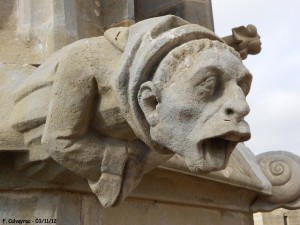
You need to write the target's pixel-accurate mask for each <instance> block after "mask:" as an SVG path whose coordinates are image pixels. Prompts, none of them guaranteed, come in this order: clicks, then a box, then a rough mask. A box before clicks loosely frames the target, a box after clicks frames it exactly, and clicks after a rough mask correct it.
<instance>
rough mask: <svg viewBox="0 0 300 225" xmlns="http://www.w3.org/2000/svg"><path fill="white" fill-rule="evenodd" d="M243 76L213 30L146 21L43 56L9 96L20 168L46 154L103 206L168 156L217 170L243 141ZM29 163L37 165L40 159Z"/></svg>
mask: <svg viewBox="0 0 300 225" xmlns="http://www.w3.org/2000/svg"><path fill="white" fill-rule="evenodd" d="M251 80H252V76H251V74H250V73H249V71H248V70H247V69H246V67H245V66H244V65H243V63H242V60H241V58H240V55H239V53H237V52H236V51H235V50H234V49H233V48H231V47H229V46H228V45H227V44H226V43H225V42H224V41H223V40H222V39H221V38H219V37H218V36H217V35H216V34H214V33H213V32H212V31H210V30H208V29H206V28H204V27H202V26H199V25H195V24H190V23H188V22H186V21H184V20H182V19H180V18H178V17H176V16H164V17H158V18H151V19H148V20H144V21H142V22H139V23H137V24H134V25H132V26H131V27H129V28H112V29H110V30H108V31H106V33H105V35H104V36H102V37H95V38H89V39H83V40H80V41H77V42H75V43H73V44H70V45H68V46H66V47H64V48H62V49H61V50H60V51H58V52H56V53H55V54H53V55H52V56H51V57H49V59H48V60H47V61H45V62H44V63H43V64H42V65H41V66H40V67H39V68H38V69H37V70H36V71H35V72H34V73H33V74H32V75H30V76H29V78H28V79H27V80H25V81H24V83H23V84H21V86H20V88H18V90H17V91H16V92H15V93H14V102H15V106H14V109H13V112H12V114H11V126H12V127H13V129H15V130H17V131H18V132H20V133H21V134H22V135H24V140H25V143H24V146H26V148H27V149H28V151H29V156H27V162H28V165H29V164H30V160H33V161H34V158H37V159H38V158H39V157H40V158H43V157H44V158H47V157H48V158H50V159H51V160H52V159H54V161H55V162H57V163H58V164H60V165H62V166H63V167H64V168H66V169H68V170H69V171H72V172H73V173H75V174H77V175H79V176H81V177H83V178H85V179H87V180H88V183H89V185H90V187H91V190H92V191H93V193H95V194H96V195H97V197H98V198H99V200H100V202H101V203H102V205H103V206H105V207H109V206H113V205H116V204H117V203H118V202H120V201H121V200H122V199H124V198H125V197H126V196H127V195H128V194H129V193H130V191H131V190H132V189H133V188H135V187H136V185H137V184H138V183H139V181H140V180H141V178H142V176H143V174H145V173H146V172H148V171H150V170H151V169H153V168H155V167H157V166H158V165H160V164H162V163H163V162H165V161H166V160H168V159H169V158H170V157H172V156H173V155H174V154H179V155H180V156H181V157H182V158H183V159H185V161H186V163H187V166H188V167H189V169H190V170H191V171H192V172H196V173H198V172H208V171H216V170H220V169H223V168H224V167H225V166H226V164H227V162H228V158H229V156H230V154H231V152H232V151H233V149H234V148H235V146H236V145H237V143H238V142H242V141H246V140H248V139H249V138H250V130H249V126H248V124H247V123H246V122H245V120H244V117H245V116H246V115H247V114H248V113H249V107H248V104H247V102H246V95H247V94H248V92H249V90H250V85H251ZM44 155H46V157H45V156H44ZM22 160H23V161H22ZM22 160H16V161H17V163H20V162H24V156H23V158H22ZM25 161H26V160H25ZM54 161H53V162H54ZM38 162H39V163H40V164H42V163H44V164H42V165H40V164H38ZM30 165H31V164H30ZM31 166H32V168H34V166H35V167H36V168H40V170H42V168H47V160H44V161H43V160H40V161H38V160H36V161H34V163H33V164H32V165H31ZM25 167H26V166H24V167H23V168H25ZM51 168H52V169H53V168H54V167H53V166H52V167H50V168H49V169H47V170H48V172H49V170H51ZM53 170H54V169H53ZM31 171H35V170H34V169H31ZM36 171H39V169H36ZM48 172H47V173H48ZM32 173H33V172H32ZM37 173H39V176H43V172H37Z"/></svg>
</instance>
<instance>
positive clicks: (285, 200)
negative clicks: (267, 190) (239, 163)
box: [251, 151, 300, 212]
mask: <svg viewBox="0 0 300 225" xmlns="http://www.w3.org/2000/svg"><path fill="white" fill-rule="evenodd" d="M257 161H258V163H259V165H260V167H261V170H262V171H263V173H264V174H265V176H266V177H267V178H268V180H269V181H270V182H271V184H272V186H273V188H272V195H271V196H264V195H262V196H260V198H258V199H257V200H256V201H255V202H254V203H253V205H252V206H251V208H252V210H253V211H254V212H257V211H272V210H274V209H276V208H280V207H282V208H288V209H297V208H298V209H299V208H300V179H299V177H300V157H299V156H297V155H294V154H292V153H289V152H284V151H277V152H266V153H262V154H260V155H258V156H257Z"/></svg>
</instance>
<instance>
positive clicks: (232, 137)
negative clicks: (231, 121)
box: [218, 131, 251, 142]
mask: <svg viewBox="0 0 300 225" xmlns="http://www.w3.org/2000/svg"><path fill="white" fill-rule="evenodd" d="M218 137H220V138H223V139H225V140H228V141H234V142H243V141H248V140H249V139H250V137H251V134H250V132H245V133H242V132H238V131H229V132H226V133H225V134H222V135H218Z"/></svg>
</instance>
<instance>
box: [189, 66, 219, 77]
mask: <svg viewBox="0 0 300 225" xmlns="http://www.w3.org/2000/svg"><path fill="white" fill-rule="evenodd" d="M203 72H206V74H203V76H207V73H208V72H213V73H214V75H222V74H223V71H222V69H220V68H219V67H217V66H214V65H209V66H204V67H201V68H200V69H199V70H197V72H196V73H195V74H194V76H199V74H200V73H203Z"/></svg>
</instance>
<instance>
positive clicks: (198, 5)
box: [134, 0, 214, 30]
mask: <svg viewBox="0 0 300 225" xmlns="http://www.w3.org/2000/svg"><path fill="white" fill-rule="evenodd" d="M134 3H135V12H136V14H135V18H136V21H141V20H144V19H148V18H151V17H155V16H163V15H168V14H171V15H175V16H179V17H181V18H183V19H185V20H187V21H189V22H190V23H196V24H200V25H201V26H204V27H206V28H208V29H210V30H214V25H213V16H212V6H211V1H210V0H195V1H187V0H166V1H160V0H135V1H134Z"/></svg>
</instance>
